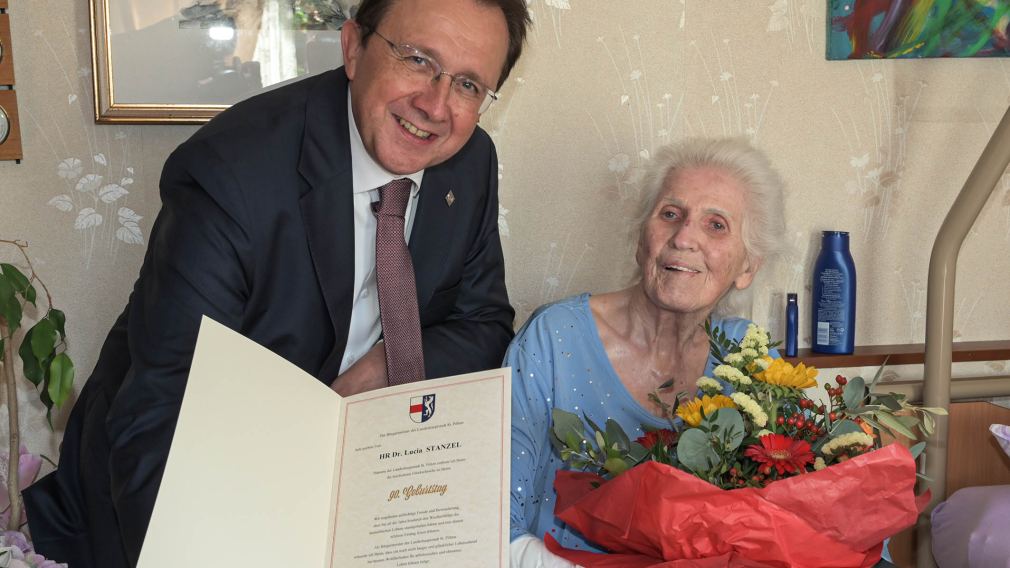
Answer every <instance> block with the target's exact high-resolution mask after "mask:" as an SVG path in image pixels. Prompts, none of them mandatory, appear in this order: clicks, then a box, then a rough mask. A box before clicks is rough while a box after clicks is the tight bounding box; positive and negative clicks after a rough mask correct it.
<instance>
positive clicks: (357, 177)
mask: <svg viewBox="0 0 1010 568" xmlns="http://www.w3.org/2000/svg"><path fill="white" fill-rule="evenodd" d="M347 124H348V127H349V128H348V130H350V140H351V174H352V176H353V179H354V193H363V192H366V191H372V190H374V189H378V188H380V187H382V186H384V185H386V184H387V183H389V182H391V181H393V180H394V179H400V178H408V179H410V181H412V182H414V186H413V187H412V188H411V190H410V195H411V197H415V196H417V192H418V191H420V189H421V180H422V179H423V178H424V170H421V171H419V172H414V173H412V174H409V175H405V176H402V175H396V174H394V173H391V172H389V171H388V170H386V168H384V167H382V165H381V164H379V163H378V162H376V161H375V159H374V158H372V156H370V155H369V154H368V151H367V150H365V144H364V143H363V142H362V141H361V134H360V133H359V132H358V125H357V123H356V122H354V113H353V112H352V111H351V89H350V88H348V89H347Z"/></svg>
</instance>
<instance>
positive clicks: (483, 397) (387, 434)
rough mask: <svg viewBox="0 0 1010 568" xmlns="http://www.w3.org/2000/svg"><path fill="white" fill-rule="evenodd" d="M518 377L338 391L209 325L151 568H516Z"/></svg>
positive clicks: (162, 501)
mask: <svg viewBox="0 0 1010 568" xmlns="http://www.w3.org/2000/svg"><path fill="white" fill-rule="evenodd" d="M510 380H511V371H510V370H509V369H494V370H491V371H484V372H480V373H472V374H468V375H461V376H458V377H450V378H445V379H437V380H430V381H423V382H419V383H412V384H407V385H400V386H396V387H389V388H385V389H381V390H378V391H372V392H368V393H361V394H358V395H355V396H351V397H347V398H341V397H340V396H338V395H337V394H336V393H334V392H333V391H331V390H330V389H329V388H328V387H326V385H324V384H322V383H320V382H319V381H318V380H316V379H315V378H313V377H311V376H309V375H308V374H306V373H304V372H303V371H302V370H300V369H298V368H297V367H295V366H294V365H292V364H290V363H288V362H287V361H285V360H283V359H282V358H280V357H279V356H277V355H275V354H274V353H272V352H270V351H269V350H267V349H265V348H263V347H261V346H259V345H257V344H256V343H254V342H252V341H250V340H249V339H246V338H244V337H242V336H241V335H239V334H237V333H235V332H233V331H231V330H229V329H228V328H226V327H224V326H222V325H220V324H218V323H216V322H214V321H213V320H210V319H209V318H204V321H203V324H202V326H201V328H200V335H199V338H198V340H197V348H196V352H195V355H194V359H193V365H192V368H191V371H190V376H189V382H188V384H187V387H186V394H185V397H184V399H183V405H182V410H181V412H180V416H179V423H178V426H177V427H176V432H175V437H174V438H173V442H172V449H171V451H170V453H169V457H168V463H167V466H166V468H165V475H164V478H163V480H162V484H161V489H160V491H159V494H158V500H157V503H156V504H155V507H154V514H153V516H152V519H151V524H150V528H149V529H148V534H147V537H146V539H145V541H144V547H143V550H142V552H141V556H140V562H139V566H140V567H141V568H160V567H169V566H171V567H173V568H174V567H177V566H215V565H221V566H248V567H259V566H262V567H268V566H269V567H273V566H279V565H284V566H300V567H302V566H304V567H316V566H318V567H320V568H338V567H339V568H343V567H350V568H354V567H359V566H360V567H376V568H386V567H389V568H392V567H398V566H481V567H484V566H487V567H494V566H497V567H500V568H506V567H507V566H508V498H507V496H508V483H509V440H510V428H509V419H510V400H511V399H510V396H511V395H510V386H511V382H510Z"/></svg>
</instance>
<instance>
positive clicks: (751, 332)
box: [740, 323, 769, 350]
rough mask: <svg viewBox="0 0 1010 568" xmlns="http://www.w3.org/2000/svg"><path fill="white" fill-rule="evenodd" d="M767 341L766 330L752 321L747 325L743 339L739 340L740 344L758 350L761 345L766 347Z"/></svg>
mask: <svg viewBox="0 0 1010 568" xmlns="http://www.w3.org/2000/svg"><path fill="white" fill-rule="evenodd" d="M768 341H769V340H768V331H767V330H766V329H764V328H763V327H761V326H759V325H756V324H753V323H752V324H748V325H747V333H746V334H745V335H744V337H743V341H741V342H740V346H741V347H749V348H752V349H757V350H760V349H761V348H762V347H765V348H767V347H768Z"/></svg>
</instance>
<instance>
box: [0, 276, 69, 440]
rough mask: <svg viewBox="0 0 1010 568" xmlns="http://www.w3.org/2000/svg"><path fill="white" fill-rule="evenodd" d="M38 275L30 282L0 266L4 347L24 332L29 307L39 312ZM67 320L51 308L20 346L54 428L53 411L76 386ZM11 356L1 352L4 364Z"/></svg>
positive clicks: (27, 372)
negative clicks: (67, 340)
mask: <svg viewBox="0 0 1010 568" xmlns="http://www.w3.org/2000/svg"><path fill="white" fill-rule="evenodd" d="M35 280H36V277H35V276H34V274H33V275H32V278H28V277H27V276H25V275H24V273H22V272H21V271H20V270H18V268H17V267H15V266H14V265H11V264H7V263H0V318H3V320H4V322H6V326H7V334H8V335H7V336H6V337H2V338H0V347H2V346H3V345H5V344H6V342H8V341H14V339H15V337H16V336H17V335H18V333H19V332H21V331H22V323H23V316H24V310H25V306H27V305H31V306H32V307H33V308H37V305H36V300H37V298H38V292H37V291H36V289H35V286H34V285H33V284H32V282H33V281H35ZM65 348H66V316H65V315H64V313H63V312H61V311H60V310H57V309H55V308H52V307H51V305H50V307H49V309H48V310H47V311H46V312H45V314H44V315H43V316H42V317H41V318H39V319H38V320H37V321H36V322H35V324H34V325H32V326H31V327H30V328H29V329H28V330H27V331H24V333H23V337H22V339H21V343H20V345H19V346H18V350H17V356H18V357H19V358H20V359H21V365H20V367H21V370H22V372H23V373H24V376H25V378H26V379H28V381H29V382H31V383H32V384H33V385H35V386H36V387H37V388H38V389H39V400H41V401H42V403H43V405H45V407H46V416H47V418H48V419H49V421H50V426H52V409H53V408H54V407H56V408H59V407H60V406H62V405H63V404H64V403H65V402H66V401H67V400H68V399H69V398H70V394H71V392H72V391H73V385H74V363H73V361H72V360H71V359H70V356H68V355H67V354H66V352H65ZM6 357H7V354H6V352H5V351H2V350H0V362H2V363H3V364H4V365H15V364H16V363H15V362H14V361H6V360H5V359H6Z"/></svg>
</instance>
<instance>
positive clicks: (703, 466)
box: [677, 428, 719, 477]
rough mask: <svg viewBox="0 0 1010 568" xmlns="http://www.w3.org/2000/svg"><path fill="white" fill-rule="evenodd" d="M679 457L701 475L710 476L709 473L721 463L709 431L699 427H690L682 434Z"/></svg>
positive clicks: (681, 461) (678, 450) (678, 446)
mask: <svg viewBox="0 0 1010 568" xmlns="http://www.w3.org/2000/svg"><path fill="white" fill-rule="evenodd" d="M677 458H678V459H680V463H682V464H684V466H685V467H687V468H688V469H690V470H691V471H693V472H694V473H695V474H696V475H698V476H699V477H709V473H710V472H711V471H712V470H713V469H715V466H716V465H718V464H719V454H717V453H716V452H715V449H714V448H713V447H712V441H711V440H710V439H709V436H708V433H706V432H702V431H701V430H700V429H699V428H690V429H688V430H686V431H684V433H682V434H681V435H680V443H678V444H677Z"/></svg>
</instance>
